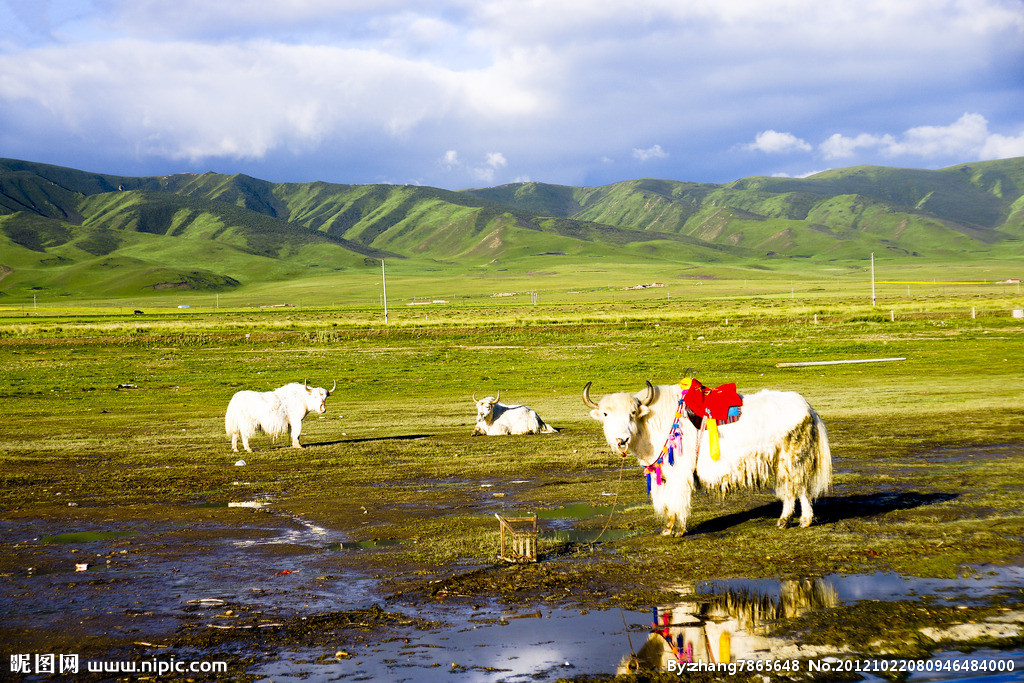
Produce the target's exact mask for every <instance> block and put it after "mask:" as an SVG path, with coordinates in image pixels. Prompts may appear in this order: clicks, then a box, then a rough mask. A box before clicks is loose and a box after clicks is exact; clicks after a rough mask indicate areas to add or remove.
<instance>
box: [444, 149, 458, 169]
mask: <svg viewBox="0 0 1024 683" xmlns="http://www.w3.org/2000/svg"><path fill="white" fill-rule="evenodd" d="M441 165H442V166H444V167H445V168H446V169H448V170H449V171H450V170H452V169H453V168H456V167H458V166H459V153H458V152H457V151H456V150H454V149H450V150H448V151H447V152H445V153H444V156H443V157H441Z"/></svg>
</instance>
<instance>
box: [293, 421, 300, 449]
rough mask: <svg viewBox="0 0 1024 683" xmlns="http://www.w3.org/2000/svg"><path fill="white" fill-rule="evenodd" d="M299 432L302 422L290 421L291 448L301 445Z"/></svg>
mask: <svg viewBox="0 0 1024 683" xmlns="http://www.w3.org/2000/svg"><path fill="white" fill-rule="evenodd" d="M301 432H302V423H301V422H293V423H292V448H302V445H301V444H299V434H300V433H301Z"/></svg>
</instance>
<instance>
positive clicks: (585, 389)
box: [583, 382, 597, 408]
mask: <svg viewBox="0 0 1024 683" xmlns="http://www.w3.org/2000/svg"><path fill="white" fill-rule="evenodd" d="M590 385H591V382H587V384H586V386H584V387H583V402H584V403H586V404H587V407H589V408H596V407H597V404H596V403H594V401H593V400H591V398H590Z"/></svg>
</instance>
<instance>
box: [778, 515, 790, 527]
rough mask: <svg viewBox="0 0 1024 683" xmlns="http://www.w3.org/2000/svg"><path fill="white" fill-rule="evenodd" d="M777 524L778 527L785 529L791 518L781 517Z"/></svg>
mask: <svg viewBox="0 0 1024 683" xmlns="http://www.w3.org/2000/svg"><path fill="white" fill-rule="evenodd" d="M775 526H777V527H778V528H780V529H785V528H786V527H787V526H789V518H788V517H787V518H785V519H780V520H779V521H778V522H777V523H776V524H775Z"/></svg>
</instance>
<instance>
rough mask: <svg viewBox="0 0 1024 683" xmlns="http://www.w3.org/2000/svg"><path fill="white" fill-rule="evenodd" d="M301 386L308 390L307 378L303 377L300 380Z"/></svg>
mask: <svg viewBox="0 0 1024 683" xmlns="http://www.w3.org/2000/svg"><path fill="white" fill-rule="evenodd" d="M302 388H303V389H305V390H306V391H309V380H307V379H303V380H302Z"/></svg>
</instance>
